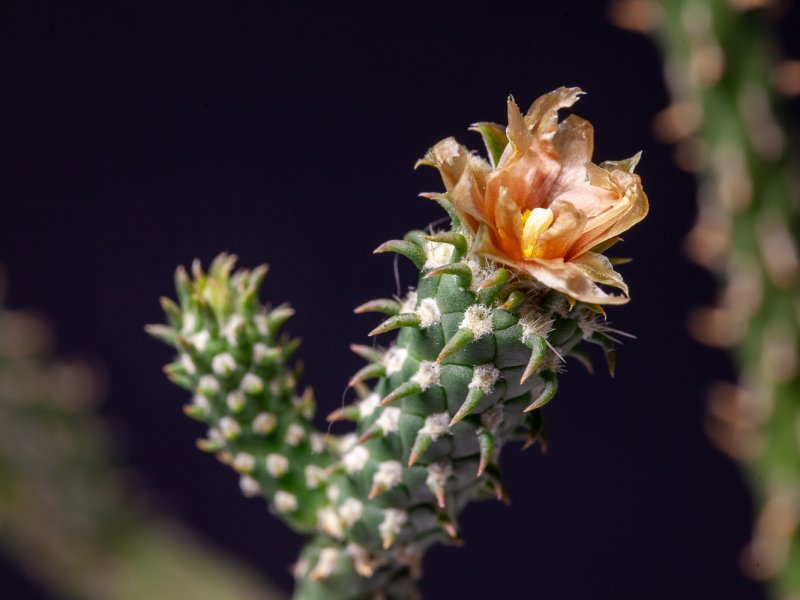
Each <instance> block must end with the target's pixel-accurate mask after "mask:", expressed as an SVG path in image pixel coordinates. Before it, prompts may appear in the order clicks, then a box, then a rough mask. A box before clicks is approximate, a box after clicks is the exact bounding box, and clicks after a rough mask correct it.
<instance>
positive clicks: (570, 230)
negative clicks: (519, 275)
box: [533, 200, 586, 258]
mask: <svg viewBox="0 0 800 600" xmlns="http://www.w3.org/2000/svg"><path fill="white" fill-rule="evenodd" d="M550 208H551V210H552V211H553V214H554V215H555V218H554V219H553V224H552V225H550V227H549V228H548V229H547V230H546V231H545V232H544V233H542V235H540V236H539V240H538V241H537V242H536V246H535V247H534V249H533V256H535V257H539V258H564V257H566V256H567V253H568V252H569V250H570V248H572V245H573V244H574V243H575V241H576V240H577V239H578V238H579V237H580V235H581V233H582V232H583V228H584V225H585V224H586V215H585V214H584V213H583V212H582V211H580V210H578V209H577V208H575V205H574V204H572V203H571V202H567V201H564V200H561V201H558V202H555V203H553V205H552V206H551V207H550Z"/></svg>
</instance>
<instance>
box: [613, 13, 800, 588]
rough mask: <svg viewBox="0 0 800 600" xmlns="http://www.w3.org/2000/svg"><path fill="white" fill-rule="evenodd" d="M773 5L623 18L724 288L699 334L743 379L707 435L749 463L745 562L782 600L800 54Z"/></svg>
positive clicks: (798, 470)
mask: <svg viewBox="0 0 800 600" xmlns="http://www.w3.org/2000/svg"><path fill="white" fill-rule="evenodd" d="M778 4H779V3H778V2H770V1H767V0H760V1H755V0H749V1H748V0H736V1H733V0H707V1H699V0H665V1H664V2H660V3H656V2H645V1H641V0H639V1H625V2H617V3H615V4H613V5H612V10H611V17H612V20H614V21H615V22H616V23H617V24H618V25H620V26H623V27H626V28H628V29H632V30H638V31H642V32H652V34H653V35H654V37H655V39H656V40H657V41H658V43H659V44H660V46H661V49H662V51H663V54H664V64H665V75H666V80H667V83H668V86H669V89H670V91H671V92H672V95H673V103H672V104H671V106H669V107H668V108H667V109H665V110H664V111H663V112H661V113H660V114H659V115H658V116H657V117H656V120H655V131H656V133H657V134H658V135H659V137H661V139H662V140H664V141H666V142H669V143H674V144H676V146H675V158H676V160H677V162H678V164H679V165H680V166H682V167H683V168H685V169H687V170H689V171H692V172H695V173H697V175H698V178H699V186H700V191H699V218H698V221H697V224H696V225H695V227H694V229H693V231H692V232H691V234H690V235H689V238H688V240H687V248H688V251H689V253H690V255H691V256H692V257H693V258H694V259H695V260H696V261H697V262H698V263H700V264H701V265H704V266H706V267H708V268H709V269H710V270H711V271H712V272H713V273H714V274H715V275H716V276H717V278H718V281H719V283H720V287H721V290H720V293H719V299H718V302H717V304H716V306H713V307H709V308H703V309H699V310H697V311H696V312H695V313H694V314H693V315H692V317H691V319H690V328H691V331H692V333H693V334H694V335H695V337H696V338H697V339H699V340H700V341H702V342H704V343H707V344H709V345H712V346H716V347H722V348H729V349H730V350H731V352H732V353H733V355H734V356H735V358H736V360H737V362H738V366H739V370H740V376H739V381H738V382H737V383H736V384H730V383H719V384H717V385H716V386H714V388H713V389H712V393H711V397H710V402H709V413H708V417H707V430H708V432H709V435H710V436H711V438H712V439H713V440H714V441H715V442H716V443H717V445H718V446H719V447H720V448H721V449H722V450H723V451H725V452H726V453H727V454H729V455H730V456H732V457H733V458H734V459H735V460H737V461H739V462H741V464H742V465H743V467H744V469H745V472H746V473H747V474H748V476H749V477H748V478H749V482H750V485H751V486H752V489H753V492H754V496H755V500H756V503H757V511H758V514H757V518H756V522H755V526H754V530H753V537H752V541H751V542H750V543H749V545H748V546H747V547H746V548H745V549H744V550H743V552H742V560H741V562H742V567H743V569H744V571H745V572H746V573H747V574H748V575H750V576H751V577H753V578H755V579H758V580H762V581H764V582H766V583H767V584H768V585H769V586H770V588H771V590H772V592H773V597H775V598H777V599H779V600H789V599H796V598H799V597H800V527H799V525H800V371H799V370H798V366H799V365H798V342H800V338H799V333H800V327H799V326H798V325H799V323H798V319H800V257H799V254H798V234H800V229H798V226H799V223H798V206H800V204H799V203H798V202H799V200H800V198H799V196H800V194H798V181H797V173H798V172H800V171H798V156H797V153H796V150H797V147H796V143H797V138H796V136H795V137H792V136H791V130H790V129H788V128H787V125H786V119H787V114H786V113H787V106H786V99H785V96H786V95H791V94H797V93H798V92H800V67H799V65H800V63H798V61H788V60H780V59H779V53H778V50H777V49H776V48H775V47H774V40H775V37H776V36H775V32H774V31H773V29H772V28H771V26H770V22H769V20H770V17H771V16H774V15H772V14H771V13H777V12H779V9H780V7H779V6H777V5H778Z"/></svg>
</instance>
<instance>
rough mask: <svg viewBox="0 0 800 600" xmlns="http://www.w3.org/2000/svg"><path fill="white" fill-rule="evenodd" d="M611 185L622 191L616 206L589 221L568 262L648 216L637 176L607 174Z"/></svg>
mask: <svg viewBox="0 0 800 600" xmlns="http://www.w3.org/2000/svg"><path fill="white" fill-rule="evenodd" d="M610 178H611V181H612V182H613V183H614V184H616V185H617V186H618V187H619V189H620V190H624V193H623V195H622V197H621V198H620V200H619V202H617V203H616V204H614V206H613V207H612V208H610V209H609V210H607V211H605V212H603V213H601V214H599V215H597V216H595V217H593V218H591V219H589V220H588V222H587V223H586V227H585V231H584V233H583V235H581V237H580V238H579V239H578V241H577V242H576V243H575V245H574V246H573V247H572V249H571V250H570V253H569V256H568V258H572V257H576V256H580V255H581V254H583V253H584V252H586V251H587V250H589V249H590V248H592V247H594V246H597V245H598V244H601V243H603V242H604V241H606V240H608V239H611V238H613V237H616V236H618V235H619V234H621V233H623V232H625V231H627V230H628V229H630V228H631V227H633V226H634V225H635V224H636V223H638V222H639V221H641V220H642V219H644V218H645V217H646V216H647V212H648V210H649V203H648V200H647V195H646V194H645V193H644V190H643V189H642V184H641V181H640V179H639V176H638V175H633V174H631V173H626V172H624V171H614V172H612V173H610Z"/></svg>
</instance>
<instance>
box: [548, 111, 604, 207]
mask: <svg viewBox="0 0 800 600" xmlns="http://www.w3.org/2000/svg"><path fill="white" fill-rule="evenodd" d="M553 145H554V146H555V149H556V151H557V152H558V154H559V156H560V159H561V172H560V173H559V174H558V179H557V180H556V182H555V184H553V190H552V194H553V196H559V195H560V194H562V193H564V192H566V191H568V190H570V189H571V188H574V187H576V186H583V185H585V184H586V182H587V180H588V179H589V177H588V174H587V172H586V163H588V162H591V160H592V152H593V151H594V128H593V127H592V124H591V123H589V121H586V120H584V119H581V118H580V117H577V116H575V115H570V116H568V117H567V118H566V119H564V120H563V121H562V122H561V123H559V125H558V130H557V131H556V134H555V136H554V137H553Z"/></svg>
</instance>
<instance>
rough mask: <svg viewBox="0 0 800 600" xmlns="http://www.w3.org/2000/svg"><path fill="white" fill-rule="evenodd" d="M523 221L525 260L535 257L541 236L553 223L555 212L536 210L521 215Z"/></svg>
mask: <svg viewBox="0 0 800 600" xmlns="http://www.w3.org/2000/svg"><path fill="white" fill-rule="evenodd" d="M520 219H522V253H523V254H524V255H525V258H530V257H531V256H533V249H534V248H535V247H536V242H537V241H539V236H540V235H542V234H543V233H544V232H545V230H546V229H547V228H548V227H550V225H551V224H552V223H553V211H552V210H550V209H549V208H534V209H533V210H526V211H525V212H523V213H522V214H521V215H520Z"/></svg>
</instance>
